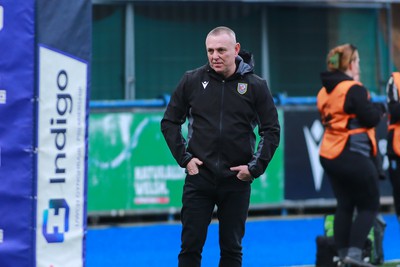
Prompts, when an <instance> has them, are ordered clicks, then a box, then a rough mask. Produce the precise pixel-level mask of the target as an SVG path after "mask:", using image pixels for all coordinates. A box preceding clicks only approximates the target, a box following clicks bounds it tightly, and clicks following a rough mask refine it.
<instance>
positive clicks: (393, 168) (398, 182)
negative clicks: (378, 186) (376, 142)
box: [389, 158, 400, 217]
mask: <svg viewBox="0 0 400 267" xmlns="http://www.w3.org/2000/svg"><path fill="white" fill-rule="evenodd" d="M389 177H390V182H391V183H392V188H393V201H394V207H395V210H396V215H397V217H400V158H390V160H389Z"/></svg>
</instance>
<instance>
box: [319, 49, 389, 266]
mask: <svg viewBox="0 0 400 267" xmlns="http://www.w3.org/2000/svg"><path fill="white" fill-rule="evenodd" d="M359 61H360V58H359V54H358V50H357V48H356V47H355V46H353V45H351V44H344V45H340V46H337V47H335V48H333V49H332V50H331V51H330V52H329V53H328V56H327V69H328V71H327V72H323V73H321V80H322V85H323V87H322V89H321V90H320V91H319V93H318V96H317V107H318V110H319V112H320V115H321V120H322V123H323V125H324V128H325V132H324V135H323V138H322V141H321V146H320V162H321V165H322V167H323V168H324V171H325V173H326V174H327V175H328V177H329V181H330V184H331V186H332V190H333V193H334V195H335V198H336V200H337V207H336V211H335V219H334V240H335V245H336V249H337V251H338V255H339V258H340V261H341V262H342V263H344V264H350V265H351V266H371V265H370V264H369V263H365V262H364V261H363V260H362V248H363V246H364V243H365V241H366V239H367V236H368V233H369V231H370V229H371V227H372V225H373V223H374V220H375V218H376V216H377V214H378V210H379V188H378V180H379V173H378V169H377V167H376V164H375V156H376V155H377V145H376V139H375V128H374V127H375V126H376V125H377V124H378V123H379V122H380V120H381V118H382V116H383V114H384V112H385V107H384V105H383V104H377V103H372V102H371V100H370V95H369V92H368V90H367V89H366V88H365V87H364V86H363V85H362V83H361V82H360V77H359V75H360V67H359ZM356 210H357V212H355V211H356ZM354 216H355V217H354ZM353 218H354V220H353Z"/></svg>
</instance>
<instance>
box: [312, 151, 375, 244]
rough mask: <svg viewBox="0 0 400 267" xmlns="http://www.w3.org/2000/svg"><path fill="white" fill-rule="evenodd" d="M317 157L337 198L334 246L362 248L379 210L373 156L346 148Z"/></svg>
mask: <svg viewBox="0 0 400 267" xmlns="http://www.w3.org/2000/svg"><path fill="white" fill-rule="evenodd" d="M320 161H321V165H322V167H323V168H324V170H325V172H326V174H327V175H328V177H329V181H330V183H331V185H332V190H333V193H334V195H335V198H336V200H337V208H336V212H335V220H334V238H335V244H336V247H337V249H344V248H348V247H357V248H360V249H362V248H363V246H364V243H365V241H366V239H367V236H368V233H369V231H370V229H371V227H372V225H373V223H374V220H375V218H376V216H377V214H378V211H379V187H378V180H379V178H378V171H377V168H376V165H375V163H374V161H373V160H372V158H368V157H365V156H363V155H361V154H359V153H355V152H352V151H348V150H345V151H343V152H342V154H341V155H340V156H339V157H337V158H335V159H333V160H329V159H326V158H323V157H321V158H320ZM355 211H357V212H355Z"/></svg>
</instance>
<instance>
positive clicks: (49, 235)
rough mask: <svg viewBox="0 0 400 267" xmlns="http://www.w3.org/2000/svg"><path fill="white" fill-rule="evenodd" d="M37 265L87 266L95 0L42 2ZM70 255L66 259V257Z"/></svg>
mask: <svg viewBox="0 0 400 267" xmlns="http://www.w3.org/2000/svg"><path fill="white" fill-rule="evenodd" d="M36 7H37V13H36V18H37V20H36V22H37V27H36V28H37V34H36V36H37V47H36V49H37V50H36V51H37V64H38V65H37V79H38V81H37V85H38V88H37V92H38V105H37V211H36V243H35V248H36V261H35V263H36V266H37V267H42V266H43V267H48V266H63V267H81V266H85V233H86V191H87V190H86V180H87V147H88V143H87V140H88V138H87V136H88V127H87V126H88V90H89V59H90V49H91V43H90V39H91V34H92V32H91V27H90V25H91V8H92V7H91V2H90V0H76V1H72V2H71V1H70V0H58V1H46V0H37V5H36ZM66 259H67V260H66Z"/></svg>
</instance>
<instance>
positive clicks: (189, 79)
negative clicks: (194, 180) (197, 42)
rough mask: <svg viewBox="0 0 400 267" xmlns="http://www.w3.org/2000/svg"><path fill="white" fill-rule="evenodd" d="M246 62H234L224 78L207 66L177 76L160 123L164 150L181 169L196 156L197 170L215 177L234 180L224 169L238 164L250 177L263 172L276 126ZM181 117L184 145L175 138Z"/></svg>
mask: <svg viewBox="0 0 400 267" xmlns="http://www.w3.org/2000/svg"><path fill="white" fill-rule="evenodd" d="M246 58H247V60H248V63H246V62H244V61H243V59H242V58H241V57H240V56H239V57H237V59H236V65H237V70H236V73H235V74H234V75H232V76H231V77H229V78H227V79H225V78H224V77H222V76H220V75H219V74H217V73H216V72H215V71H214V70H213V69H212V68H211V67H210V66H209V65H208V64H206V65H204V66H202V67H200V68H198V69H196V70H192V71H188V72H186V73H185V75H184V76H183V77H182V79H181V81H180V83H179V85H178V86H177V88H176V90H175V92H174V93H173V95H172V96H171V100H170V102H169V104H168V106H167V109H166V111H165V114H164V117H163V119H162V121H161V130H162V133H163V135H164V137H165V140H166V142H167V144H168V147H169V149H170V150H171V152H172V155H173V156H174V158H175V159H176V161H177V162H178V164H179V165H180V166H181V167H183V168H185V167H186V165H187V164H188V162H189V161H190V160H191V159H192V158H193V157H197V158H199V159H200V160H201V161H203V165H202V166H200V168H207V169H209V170H210V171H211V172H212V173H213V174H214V175H216V176H218V177H228V176H234V175H236V172H232V171H231V170H230V169H229V168H230V167H233V166H238V165H248V166H249V171H250V173H251V175H252V176H253V177H254V178H257V177H258V176H260V175H261V174H263V173H264V172H265V170H266V168H267V166H268V164H269V162H270V161H271V159H272V156H273V155H274V153H275V150H276V148H277V147H278V145H279V140H280V135H279V134H280V126H279V122H278V114H277V110H276V107H275V104H274V102H273V98H272V96H271V93H270V91H269V89H268V86H267V83H266V81H265V80H263V79H261V78H260V77H258V76H257V75H255V74H254V73H253V65H252V64H251V63H252V57H251V56H250V57H246ZM249 63H250V64H249ZM186 118H188V121H189V124H188V127H189V129H188V136H187V142H186V140H185V138H184V137H183V136H182V133H181V126H182V124H183V123H185V121H186ZM256 125H258V126H259V135H260V142H259V144H258V147H257V149H255V146H256V144H255V143H256V142H255V141H256V136H255V134H254V128H255V126H256Z"/></svg>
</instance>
